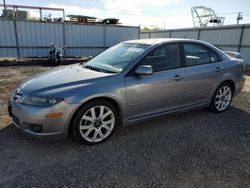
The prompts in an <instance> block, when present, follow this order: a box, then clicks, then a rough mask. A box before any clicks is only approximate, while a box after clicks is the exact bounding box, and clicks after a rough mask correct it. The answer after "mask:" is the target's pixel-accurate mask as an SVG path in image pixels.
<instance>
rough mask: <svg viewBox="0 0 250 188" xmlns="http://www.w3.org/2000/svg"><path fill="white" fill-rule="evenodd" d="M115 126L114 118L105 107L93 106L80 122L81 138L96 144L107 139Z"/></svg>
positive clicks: (110, 111)
mask: <svg viewBox="0 0 250 188" xmlns="http://www.w3.org/2000/svg"><path fill="white" fill-rule="evenodd" d="M114 125H115V116H114V113H113V112H112V110H111V109H109V108H108V107H106V106H102V105H100V106H94V107H92V108H90V109H89V110H87V111H86V113H84V115H83V116H82V118H81V121H80V125H79V127H80V133H81V136H82V137H83V138H84V139H85V140H87V141H88V142H92V143H96V142H100V141H102V140H104V139H105V138H106V137H108V136H109V135H110V134H111V132H112V130H113V128H114Z"/></svg>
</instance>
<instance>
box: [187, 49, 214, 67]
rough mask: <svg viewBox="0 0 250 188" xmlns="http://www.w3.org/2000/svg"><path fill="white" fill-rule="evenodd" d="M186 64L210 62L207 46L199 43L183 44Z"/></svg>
mask: <svg viewBox="0 0 250 188" xmlns="http://www.w3.org/2000/svg"><path fill="white" fill-rule="evenodd" d="M184 52H185V58H186V64H187V66H194V65H202V64H206V63H209V62H210V58H209V52H208V48H206V47H205V46H202V45H199V44H184Z"/></svg>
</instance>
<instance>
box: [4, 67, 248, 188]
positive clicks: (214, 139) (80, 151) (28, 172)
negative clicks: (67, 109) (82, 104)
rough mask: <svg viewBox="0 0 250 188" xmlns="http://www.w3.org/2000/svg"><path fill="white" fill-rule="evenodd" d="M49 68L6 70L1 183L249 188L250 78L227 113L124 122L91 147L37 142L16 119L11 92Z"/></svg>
mask: <svg viewBox="0 0 250 188" xmlns="http://www.w3.org/2000/svg"><path fill="white" fill-rule="evenodd" d="M49 68H50V67H46V66H28V67H24V66H23V67H22V66H19V67H1V68H0V91H1V92H0V96H1V97H0V104H1V109H0V118H1V121H0V143H1V145H0V187H52V186H53V187H250V76H247V84H246V85H245V88H244V90H243V92H242V93H241V94H240V95H239V96H238V97H236V98H235V99H234V101H233V103H232V106H231V107H230V108H229V109H228V110H227V111H226V112H225V113H221V114H215V113H211V112H209V111H208V110H197V111H193V112H188V113H182V114H177V115H171V116H169V117H166V118H161V119H157V120H154V121H148V122H145V123H142V124H137V125H133V126H128V127H120V128H118V130H117V132H116V133H115V134H114V135H113V137H112V138H111V139H109V140H108V141H107V142H105V143H103V144H100V145H96V146H86V145H80V144H78V143H77V142H75V141H73V140H71V139H68V140H61V141H39V140H34V139H31V138H29V137H27V136H25V135H23V134H21V133H20V132H19V131H17V130H16V129H15V128H14V126H13V125H12V124H11V123H10V119H9V118H8V116H7V110H6V105H5V104H6V100H7V97H8V96H9V94H10V92H11V91H12V90H13V89H14V88H15V87H16V85H17V84H18V83H20V82H21V81H22V80H24V79H26V78H27V77H29V76H31V75H33V74H35V73H38V72H41V71H44V70H47V69H49Z"/></svg>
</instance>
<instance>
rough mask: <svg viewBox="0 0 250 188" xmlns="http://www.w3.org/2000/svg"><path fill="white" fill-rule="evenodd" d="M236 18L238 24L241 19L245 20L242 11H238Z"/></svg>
mask: <svg viewBox="0 0 250 188" xmlns="http://www.w3.org/2000/svg"><path fill="white" fill-rule="evenodd" d="M236 20H237V25H238V24H239V22H240V20H243V16H242V12H239V13H238V15H237V17H236Z"/></svg>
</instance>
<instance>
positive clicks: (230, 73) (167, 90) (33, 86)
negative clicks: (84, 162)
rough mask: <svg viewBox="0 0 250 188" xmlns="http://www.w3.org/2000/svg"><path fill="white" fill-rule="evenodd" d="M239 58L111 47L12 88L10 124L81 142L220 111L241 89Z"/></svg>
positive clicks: (160, 46) (193, 43)
mask: <svg viewBox="0 0 250 188" xmlns="http://www.w3.org/2000/svg"><path fill="white" fill-rule="evenodd" d="M243 73H244V64H243V62H242V60H239V59H230V58H229V56H227V55H226V54H225V53H224V52H223V51H221V50H220V49H218V48H216V47H215V46H213V45H211V44H209V43H206V42H202V41H198V40H188V39H145V40H132V41H126V42H122V43H119V44H117V45H115V46H113V47H111V48H109V49H107V50H106V51H104V52H102V53H101V54H99V55H97V56H96V57H95V58H93V59H92V60H90V61H89V62H87V63H86V64H75V65H72V66H66V67H60V68H57V69H53V70H51V71H48V72H45V73H42V74H39V75H37V76H34V77H32V78H31V79H29V80H28V81H26V82H24V83H22V84H20V86H19V87H18V88H17V89H16V90H15V91H14V92H13V94H12V95H11V97H10V99H9V105H8V106H9V107H8V108H9V114H10V116H11V117H12V120H13V124H14V125H15V126H16V127H17V128H18V129H20V130H21V131H22V132H23V133H26V134H28V135H31V136H33V137H38V138H49V139H58V138H65V137H67V135H68V134H69V133H71V134H73V135H74V136H75V137H76V139H77V140H79V141H80V142H83V143H86V144H97V143H101V142H103V141H105V140H107V139H108V138H109V137H110V136H111V135H112V134H113V132H114V131H115V130H116V128H117V127H118V126H119V125H128V124H134V123H136V122H139V121H145V120H148V119H150V118H155V117H157V116H162V115H166V114H170V113H175V112H180V111H187V110H191V109H197V108H206V107H209V108H210V109H211V110H212V111H214V112H223V111H225V110H226V109H227V108H228V107H229V105H230V103H231V101H232V98H233V97H234V96H236V95H237V94H238V93H239V92H240V91H241V90H242V88H243V86H244V83H245V78H244V76H243Z"/></svg>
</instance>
